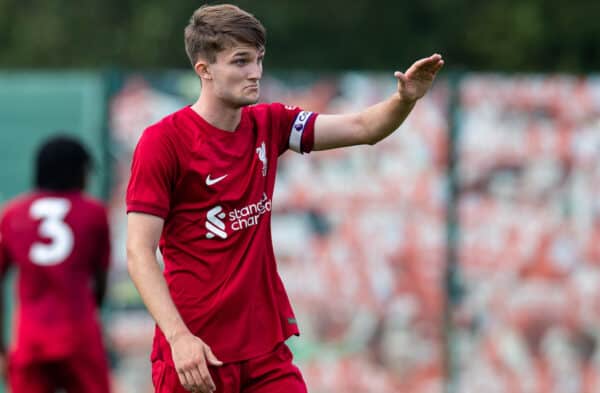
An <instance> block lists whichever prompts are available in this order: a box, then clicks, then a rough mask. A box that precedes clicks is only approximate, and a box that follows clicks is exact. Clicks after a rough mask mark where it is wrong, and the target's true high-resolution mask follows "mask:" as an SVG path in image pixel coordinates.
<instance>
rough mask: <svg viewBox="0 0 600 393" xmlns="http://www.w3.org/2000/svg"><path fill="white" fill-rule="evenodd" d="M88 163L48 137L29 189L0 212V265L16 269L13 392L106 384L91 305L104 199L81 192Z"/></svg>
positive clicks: (105, 240)
mask: <svg viewBox="0 0 600 393" xmlns="http://www.w3.org/2000/svg"><path fill="white" fill-rule="evenodd" d="M89 166H90V156H89V154H88V153H87V151H86V150H85V149H84V148H83V146H82V145H81V144H80V143H79V142H77V141H76V140H74V139H72V138H69V137H55V138H52V139H50V140H48V141H47V142H46V143H45V144H43V145H42V146H41V148H40V149H39V151H38V154H37V160H36V169H35V171H36V172H35V190H34V191H32V192H30V193H27V194H24V195H21V196H19V197H17V198H15V199H13V200H12V201H9V202H8V203H7V204H6V206H5V208H4V212H3V214H2V216H1V217H0V272H1V273H2V276H4V273H5V272H6V270H7V268H8V267H9V266H10V265H11V264H13V265H15V267H16V268H17V271H18V277H17V288H18V297H17V304H18V305H17V311H16V315H17V319H16V328H15V331H14V332H13V336H14V340H13V343H12V350H11V353H10V355H9V356H8V383H9V386H10V389H11V392H13V393H56V392H57V391H58V390H59V389H63V390H61V391H65V392H67V393H107V392H109V379H108V363H107V356H106V353H105V350H104V346H103V344H102V336H101V330H100V324H99V316H98V312H97V308H98V307H100V305H101V303H102V299H103V298H104V293H105V287H106V273H107V269H108V263H109V253H110V244H109V231H108V221H107V216H106V212H105V209H104V207H103V206H102V205H101V204H100V202H97V201H95V200H93V199H91V198H90V197H88V196H86V195H84V194H83V192H82V191H83V189H84V188H85V182H86V177H87V172H88V169H89ZM2 290H3V289H2V288H1V286H0V291H2ZM0 312H1V310H0ZM0 336H1V335H0ZM1 348H2V349H4V346H3V345H2V346H1ZM1 358H2V359H1V360H2V363H5V362H6V356H5V353H4V351H2V354H1ZM3 371H4V370H3Z"/></svg>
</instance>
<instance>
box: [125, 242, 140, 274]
mask: <svg viewBox="0 0 600 393" xmlns="http://www.w3.org/2000/svg"><path fill="white" fill-rule="evenodd" d="M137 260H138V258H137V250H136V249H135V248H134V247H132V246H131V245H129V244H128V245H127V273H129V277H132V278H133V277H134V276H135V272H136V267H137Z"/></svg>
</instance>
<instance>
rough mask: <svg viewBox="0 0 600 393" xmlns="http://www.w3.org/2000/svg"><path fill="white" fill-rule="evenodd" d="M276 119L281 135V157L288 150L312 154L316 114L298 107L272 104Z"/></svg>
mask: <svg viewBox="0 0 600 393" xmlns="http://www.w3.org/2000/svg"><path fill="white" fill-rule="evenodd" d="M271 108H272V111H273V115H274V117H275V119H276V121H275V124H276V126H277V127H278V130H277V131H278V133H277V135H279V138H280V139H279V141H278V142H279V143H278V145H279V155H281V154H283V153H284V152H285V151H286V150H287V149H291V150H293V151H295V152H296V153H300V154H303V153H310V152H311V151H312V149H313V146H314V142H315V120H316V118H317V116H318V113H316V112H309V111H305V110H302V109H301V108H298V107H293V106H284V105H283V104H279V103H274V104H271Z"/></svg>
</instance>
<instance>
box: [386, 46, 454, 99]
mask: <svg viewBox="0 0 600 393" xmlns="http://www.w3.org/2000/svg"><path fill="white" fill-rule="evenodd" d="M443 65H444V60H443V59H442V56H441V55H439V54H437V53H436V54H434V55H431V56H429V57H426V58H424V59H420V60H417V61H415V62H414V63H413V65H411V66H410V68H409V69H408V70H406V72H404V73H402V72H400V71H396V72H395V73H394V76H395V77H396V79H398V94H399V95H400V98H402V99H404V100H408V101H415V100H418V99H419V98H421V97H423V96H424V95H425V93H427V90H429V88H430V87H431V84H432V83H433V80H434V79H435V76H436V75H437V73H438V71H439V70H440V69H441V68H442V66H443Z"/></svg>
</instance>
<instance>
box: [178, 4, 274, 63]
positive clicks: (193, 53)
mask: <svg viewBox="0 0 600 393" xmlns="http://www.w3.org/2000/svg"><path fill="white" fill-rule="evenodd" d="M266 35H267V33H266V30H265V28H264V26H263V25H262V24H261V23H260V22H259V21H258V19H256V18H255V17H254V15H252V14H250V13H248V12H246V11H244V10H242V9H241V8H239V7H237V6H235V5H231V4H219V5H203V6H202V7H200V8H198V9H197V10H196V11H195V12H194V14H193V15H192V17H191V18H190V23H189V24H188V25H187V27H186V28H185V34H184V36H185V51H186V53H187V55H188V57H189V58H190V62H191V63H192V66H194V65H195V64H196V61H197V60H198V57H199V56H202V57H204V58H206V59H207V60H208V61H209V62H211V63H213V62H215V61H216V56H217V53H219V52H220V51H222V50H223V49H227V48H228V47H231V46H232V45H234V44H235V43H242V44H249V45H254V46H256V47H257V48H264V47H265V43H266Z"/></svg>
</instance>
